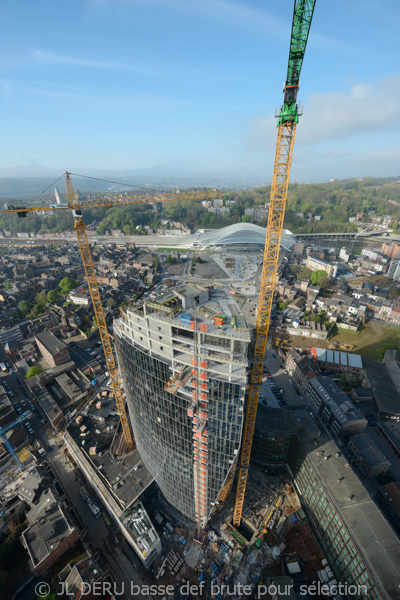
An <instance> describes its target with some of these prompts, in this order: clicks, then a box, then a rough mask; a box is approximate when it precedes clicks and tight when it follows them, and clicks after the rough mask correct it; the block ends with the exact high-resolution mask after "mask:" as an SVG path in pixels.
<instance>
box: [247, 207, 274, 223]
mask: <svg viewBox="0 0 400 600" xmlns="http://www.w3.org/2000/svg"><path fill="white" fill-rule="evenodd" d="M244 214H245V215H247V216H248V217H250V218H251V219H253V220H254V221H263V220H264V219H268V209H266V208H246V209H245V211H244Z"/></svg>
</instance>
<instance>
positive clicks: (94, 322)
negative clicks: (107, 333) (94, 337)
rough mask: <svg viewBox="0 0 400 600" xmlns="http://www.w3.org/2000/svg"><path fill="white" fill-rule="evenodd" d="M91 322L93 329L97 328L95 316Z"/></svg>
mask: <svg viewBox="0 0 400 600" xmlns="http://www.w3.org/2000/svg"><path fill="white" fill-rule="evenodd" d="M92 321H93V327H94V328H97V327H98V324H97V319H96V316H94V317H93V319H92Z"/></svg>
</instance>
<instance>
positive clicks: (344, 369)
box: [309, 348, 363, 373]
mask: <svg viewBox="0 0 400 600" xmlns="http://www.w3.org/2000/svg"><path fill="white" fill-rule="evenodd" d="M309 356H311V357H312V358H313V360H314V361H315V362H316V363H317V364H318V365H319V366H320V368H321V369H324V370H325V371H334V372H335V373H361V372H362V370H363V364H362V358H361V356H360V355H359V354H351V353H350V352H339V351H338V350H326V349H325V348H310V349H309Z"/></svg>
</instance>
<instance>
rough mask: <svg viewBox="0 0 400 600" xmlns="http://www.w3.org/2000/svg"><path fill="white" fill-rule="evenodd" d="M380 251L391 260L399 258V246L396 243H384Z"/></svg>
mask: <svg viewBox="0 0 400 600" xmlns="http://www.w3.org/2000/svg"><path fill="white" fill-rule="evenodd" d="M382 251H383V254H384V255H385V256H387V257H389V258H392V259H398V258H400V244H396V243H393V244H392V243H389V244H388V243H386V242H383V244H382Z"/></svg>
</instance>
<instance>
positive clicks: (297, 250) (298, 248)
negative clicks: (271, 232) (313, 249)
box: [293, 241, 305, 256]
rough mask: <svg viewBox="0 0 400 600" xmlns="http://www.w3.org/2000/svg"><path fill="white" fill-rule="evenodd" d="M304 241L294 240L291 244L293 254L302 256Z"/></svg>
mask: <svg viewBox="0 0 400 600" xmlns="http://www.w3.org/2000/svg"><path fill="white" fill-rule="evenodd" d="M304 248H305V243H304V242H300V241H296V242H295V243H294V246H293V254H295V255H296V256H303V254H304Z"/></svg>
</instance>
